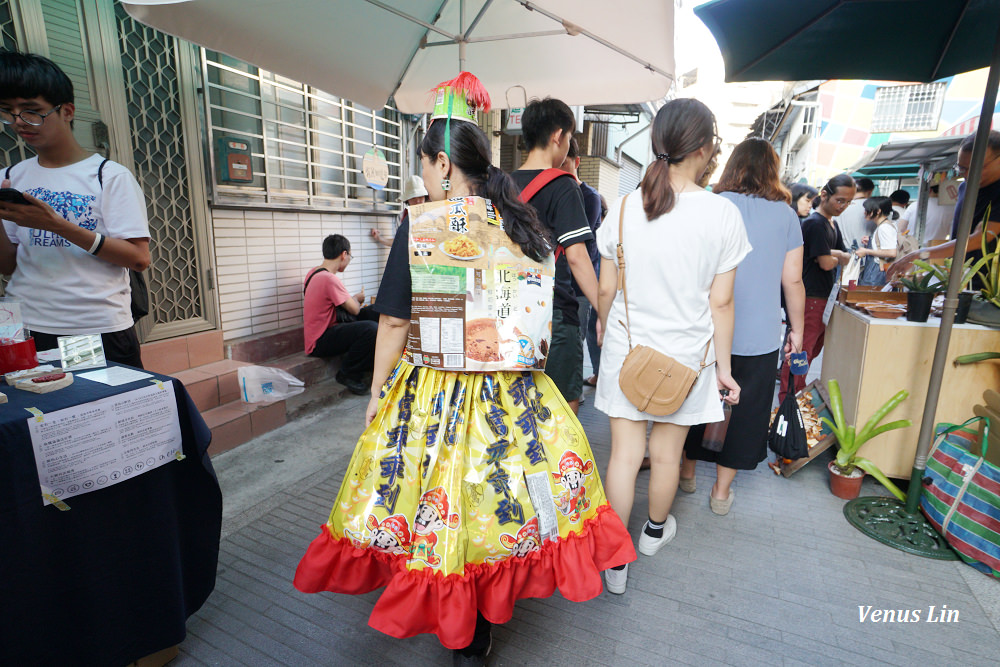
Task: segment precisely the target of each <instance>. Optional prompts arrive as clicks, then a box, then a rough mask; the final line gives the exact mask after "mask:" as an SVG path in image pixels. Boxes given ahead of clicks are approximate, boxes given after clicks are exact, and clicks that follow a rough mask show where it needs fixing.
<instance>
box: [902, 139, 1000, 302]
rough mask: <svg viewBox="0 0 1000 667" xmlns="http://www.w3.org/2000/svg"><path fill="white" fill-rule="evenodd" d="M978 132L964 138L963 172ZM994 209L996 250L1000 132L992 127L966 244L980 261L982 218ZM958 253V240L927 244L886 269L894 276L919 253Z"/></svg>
mask: <svg viewBox="0 0 1000 667" xmlns="http://www.w3.org/2000/svg"><path fill="white" fill-rule="evenodd" d="M975 139H976V135H975V134H970V135H969V136H968V137H966V138H965V141H963V142H962V146H961V147H960V148H959V149H958V164H956V165H955V167H956V169H957V171H958V173H959V175H960V176H964V175H966V174H967V173H968V171H969V163H970V162H971V161H972V147H973V144H974V143H975ZM965 185H966V184H965V183H962V184H961V185H960V186H959V189H958V205H957V206H955V219H954V221H953V222H952V226H951V238H952V239H954V238H955V236H956V235H957V234H958V220H959V217H960V216H961V215H962V207H963V206H964V205H965V199H966V195H967V194H968V193H967V192H966V190H965ZM987 208H989V209H990V214H989V217H990V219H989V236H988V237H987V240H986V250H987V251H988V252H989V251H992V250H993V249H994V248H996V243H997V242H996V235H997V234H1000V132H998V131H996V130H990V134H989V138H988V139H987V143H986V157H985V158H984V160H983V175H982V177H981V178H980V180H979V192H978V193H976V203H975V209H974V210H973V212H972V233H971V234H970V235H969V241H968V243H967V244H966V246H965V257H966V259H969V258H972V260H973V261H977V260H978V259H980V258H981V257H982V256H983V250H982V248H983V245H982V244H983V240H982V239H983V225H982V224H981V223H982V220H983V218H984V217H985V216H986V209H987ZM954 254H955V241H954V240H951V241H948V242H947V243H942V244H940V245H936V246H932V247H930V248H923V249H921V250H917V251H914V252H911V253H909V254H907V255H903V256H902V257H900V258H899V259H898V260H897V261H896V262H894V263H893V264H891V265H890V266H889V268H888V269H886V276H888V277H889V278H892V277H893V276H895V275H897V274H901V273H903V272H905V271H906V270H908V269H909V268H910V266H911V265H912V264H913V260H915V259H917V258H918V257H928V258H939V259H940V258H945V257H953V256H954ZM972 287H973V289H979V288H981V287H982V281H981V280H980V278H979V276H978V275H977V276H976V277H975V278H973V281H972Z"/></svg>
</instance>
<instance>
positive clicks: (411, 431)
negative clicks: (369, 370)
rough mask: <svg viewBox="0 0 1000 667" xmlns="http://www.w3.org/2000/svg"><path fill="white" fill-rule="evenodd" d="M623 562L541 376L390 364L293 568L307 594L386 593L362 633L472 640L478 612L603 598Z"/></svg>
mask: <svg viewBox="0 0 1000 667" xmlns="http://www.w3.org/2000/svg"><path fill="white" fill-rule="evenodd" d="M632 560H635V551H634V549H633V547H632V539H631V537H630V536H629V534H628V532H627V530H626V529H625V527H624V526H623V525H622V523H621V520H620V519H619V518H618V516H617V515H616V514H615V513H614V511H613V510H611V507H610V505H608V502H607V499H606V498H605V497H604V488H603V486H602V485H601V480H600V477H599V475H598V472H597V466H596V464H595V462H594V456H593V454H592V453H591V451H590V445H589V444H588V442H587V437H586V435H585V434H584V432H583V427H582V426H581V425H580V422H579V421H577V419H576V416H575V415H574V414H573V412H572V411H571V410H570V408H569V406H568V405H567V404H566V402H565V401H564V400H563V398H562V396H561V395H560V394H559V391H558V390H557V389H556V387H555V385H554V384H552V382H551V381H550V380H549V378H548V377H547V376H546V375H545V374H544V373H542V372H540V371H523V372H515V371H496V372H448V371H440V370H437V369H433V368H425V367H417V366H412V365H410V364H407V363H406V362H403V361H400V363H399V364H398V365H397V366H396V368H395V369H394V370H393V371H392V373H391V374H390V376H389V379H388V380H387V381H386V384H385V387H384V388H383V391H382V395H381V397H380V400H379V410H378V414H377V415H376V417H375V419H374V420H373V421H372V423H371V424H370V425H369V427H368V428H367V429H366V430H365V432H364V433H363V434H362V436H361V439H360V440H359V441H358V444H357V447H356V448H355V450H354V455H353V457H352V459H351V463H350V465H349V467H348V469H347V474H346V476H345V477H344V482H343V484H342V486H341V488H340V492H339V494H338V495H337V501H336V504H335V505H334V506H333V510H332V511H331V512H330V518H329V521H327V523H326V525H325V526H323V528H322V530H321V532H320V535H319V537H317V538H316V539H315V540H314V541H313V542H312V544H311V545H310V546H309V549H308V550H307V552H306V554H305V556H303V558H302V561H301V562H300V563H299V567H298V570H297V571H296V575H295V586H296V588H298V589H299V590H301V591H303V592H307V593H315V592H320V591H334V592H339V593H351V594H359V593H367V592H369V591H371V590H374V589H376V588H379V587H382V586H385V587H386V589H385V591H383V593H382V595H381V596H380V598H379V600H378V602H377V603H376V605H375V608H374V610H373V611H372V615H371V618H370V620H369V624H370V625H371V626H372V627H374V628H376V629H378V630H380V631H382V632H385V633H386V634H389V635H392V636H394V637H409V636H412V635H416V634H420V633H424V632H430V633H434V634H436V635H437V636H438V638H439V639H440V640H441V643H442V644H444V645H445V646H446V647H448V648H463V647H465V646H467V645H468V644H469V643H470V642H471V641H472V636H473V631H474V628H475V623H476V612H477V611H479V612H481V613H482V614H483V616H484V617H485V618H486V619H487V620H489V621H491V622H493V623H504V622H506V621H508V620H510V617H511V614H512V613H513V608H514V602H515V601H516V600H518V599H519V598H524V597H548V596H549V595H552V593H553V592H554V591H555V589H556V588H558V589H559V590H560V592H561V593H562V595H563V596H564V597H566V598H567V599H569V600H574V601H583V600H589V599H591V598H593V597H596V596H597V595H599V594H600V593H601V591H602V588H603V586H602V581H601V576H600V572H601V571H602V570H605V569H607V568H609V567H615V566H618V565H622V564H624V563H628V562H630V561H632Z"/></svg>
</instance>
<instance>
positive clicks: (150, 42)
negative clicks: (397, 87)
mask: <svg viewBox="0 0 1000 667" xmlns="http://www.w3.org/2000/svg"><path fill="white" fill-rule="evenodd" d="M0 38H2V46H3V48H5V49H17V50H21V51H29V52H33V53H39V54H41V55H45V56H47V57H49V58H51V59H52V60H53V61H55V62H56V63H57V64H59V65H60V67H62V68H63V69H64V70H65V71H66V73H67V74H68V75H69V76H70V78H71V79H72V81H73V84H74V89H75V95H76V122H75V124H74V125H75V127H74V133H75V135H76V136H77V138H78V140H79V141H80V143H81V144H82V145H83V146H84V147H85V148H88V149H89V150H93V151H95V152H99V153H101V154H103V155H105V156H106V157H109V158H111V159H113V160H115V161H117V162H120V163H121V164H123V165H125V166H126V167H128V168H129V169H131V170H132V171H133V173H134V174H135V175H136V178H137V179H138V181H139V184H140V186H141V187H142V189H143V192H144V193H145V195H146V201H147V209H148V214H149V223H150V234H151V237H152V242H151V253H152V265H151V266H150V269H149V271H148V272H147V274H146V276H147V282H148V283H149V287H150V298H151V299H150V300H151V309H150V315H149V316H148V317H146V318H144V319H143V320H142V321H141V323H140V335H141V337H142V339H143V340H144V341H153V340H160V339H164V338H171V337H175V336H180V335H185V334H190V333H195V332H199V331H207V330H216V329H221V330H222V331H223V334H224V338H225V339H226V340H227V341H230V340H234V339H238V338H241V337H245V336H251V335H260V334H267V333H269V332H275V331H279V330H283V329H288V328H291V327H297V326H301V323H302V280H303V278H304V276H305V273H306V271H308V269H309V268H311V267H313V266H316V265H317V264H319V263H320V261H321V260H322V254H321V251H320V248H321V243H322V239H323V238H324V237H325V236H326V235H327V234H332V233H340V234H344V235H345V236H347V237H348V238H349V239H350V240H351V242H352V251H353V254H354V258H355V259H354V261H353V262H352V263H351V266H350V267H349V268H348V270H347V271H346V272H345V274H344V282H345V284H346V286H347V287H348V289H350V290H351V291H352V292H354V291H357V290H360V289H361V288H362V287H364V288H365V290H366V292H367V293H368V294H375V293H376V292H377V288H378V283H379V280H380V277H381V268H382V266H383V265H384V262H385V259H386V256H387V253H388V250H387V249H386V248H384V247H382V246H380V245H378V244H377V243H375V242H374V241H373V240H372V239H371V237H370V235H369V234H370V231H371V229H373V228H377V229H380V230H381V231H382V232H383V233H384V234H387V235H391V234H392V232H393V226H394V222H395V221H396V219H397V217H398V214H399V210H400V206H399V203H398V196H399V189H400V183H401V176H402V175H404V174H408V173H410V171H411V170H412V168H413V164H414V162H413V158H412V151H413V144H414V138H415V130H416V125H415V122H414V120H415V119H412V118H409V117H405V116H403V115H401V114H399V113H398V112H396V111H395V110H394V109H392V108H391V107H385V108H383V109H367V108H365V107H362V106H360V105H356V104H353V103H352V102H350V101H348V100H343V99H341V98H338V97H336V96H335V95H332V94H328V93H325V92H323V91H320V90H317V89H315V88H313V87H311V86H308V85H305V84H302V83H299V82H296V81H292V80H289V79H286V78H284V77H280V76H277V75H274V74H272V73H270V72H267V71H265V70H261V69H259V68H257V67H253V66H251V65H248V64H246V63H242V62H239V61H236V60H233V59H231V58H228V57H227V56H224V55H221V54H217V53H213V52H210V51H206V50H204V49H201V48H199V47H196V46H194V45H192V44H190V43H188V42H185V41H183V40H179V39H175V38H173V37H170V36H168V35H165V34H163V33H160V32H158V31H156V30H153V29H151V28H148V27H146V26H144V25H142V24H140V23H137V22H136V21H134V20H133V19H132V18H131V17H129V16H128V14H127V13H126V12H125V11H124V9H123V8H122V7H121V6H120V5H119V3H118V2H113V1H112V0H16V1H12V0H0ZM373 150H378V151H380V153H381V155H382V156H383V157H384V161H385V163H386V165H387V167H388V171H389V177H388V182H387V183H386V184H385V186H384V189H381V190H378V189H374V188H372V187H369V186H368V184H367V182H366V179H365V176H364V174H363V170H362V163H363V161H364V158H365V155H366V153H369V152H371V151H373ZM232 152H240V153H245V154H248V155H247V159H244V160H242V164H243V167H241V168H240V169H239V170H233V169H228V167H230V153H232ZM30 155H31V152H30V150H29V149H28V148H27V147H26V146H24V145H23V144H22V143H20V141H19V139H18V138H17V137H16V135H14V134H13V133H11V132H9V131H8V132H5V133H3V134H2V135H0V163H2V165H3V166H4V167H6V166H8V165H12V164H16V163H17V162H18V161H20V160H22V159H24V158H26V157H29V156H30ZM236 162H238V163H240V162H241V161H240V160H236Z"/></svg>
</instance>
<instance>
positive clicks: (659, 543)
mask: <svg viewBox="0 0 1000 667" xmlns="http://www.w3.org/2000/svg"><path fill="white" fill-rule="evenodd" d="M647 523H648V522H647ZM676 534H677V520H676V519H675V518H674V515H673V514H668V515H667V522H666V523H665V524H664V525H663V535H662V536H660V537H650V536H649V535H647V534H646V526H643V527H642V532H641V533H639V553H641V554H645V555H646V556H653V555H655V554H656V552H657V551H659V550H660V549H662V548H663V547H664V546H666V544H667V542H669V541H670V540H672V539H674V535H676Z"/></svg>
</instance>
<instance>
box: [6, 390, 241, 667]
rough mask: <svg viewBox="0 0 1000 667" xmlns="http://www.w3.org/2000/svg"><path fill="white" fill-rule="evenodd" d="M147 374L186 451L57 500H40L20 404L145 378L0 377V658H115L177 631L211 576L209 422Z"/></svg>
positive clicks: (59, 401) (176, 637) (46, 404)
mask: <svg viewBox="0 0 1000 667" xmlns="http://www.w3.org/2000/svg"><path fill="white" fill-rule="evenodd" d="M153 375H156V374H153ZM156 377H157V378H159V379H160V380H162V381H164V382H172V383H173V386H174V392H175V395H176V397H177V413H178V417H179V419H180V426H181V435H182V437H183V447H184V455H185V456H186V458H185V459H183V460H181V461H176V462H172V463H168V464H166V465H163V466H160V467H158V468H155V469H153V470H150V471H149V472H146V473H144V474H142V475H139V476H138V477H134V478H132V479H129V480H127V481H124V482H121V483H118V484H115V485H114V486H110V487H107V488H102V489H100V490H97V491H93V492H90V493H86V494H83V495H79V496H74V497H72V498H69V499H67V500H66V503H67V504H68V505H69V506H70V508H71V509H70V510H69V511H66V512H61V511H59V510H58V509H56V508H55V507H54V506H51V505H49V506H43V505H42V498H41V490H40V488H39V484H38V473H37V469H36V467H35V459H34V455H33V453H32V447H31V438H30V435H29V432H28V426H27V418H29V417H30V416H31V415H30V414H29V413H28V412H27V411H25V408H26V407H36V408H38V409H39V410H41V411H42V412H52V411H55V410H59V409H62V408H66V407H70V406H74V405H79V404H82V403H88V402H91V401H95V400H98V399H101V398H105V397H107V396H113V395H115V394H120V393H124V392H127V391H131V390H133V389H138V388H141V387H144V386H148V385H149V382H150V380H148V379H146V380H141V381H138V382H133V383H131V384H126V385H122V386H119V387H109V386H106V385H103V384H100V383H97V382H91V381H88V380H85V379H82V378H80V377H75V378H74V383H73V384H72V385H71V386H69V387H66V388H65V389H61V390H58V391H55V392H51V393H49V394H31V393H28V392H24V391H20V390H18V389H14V388H13V387H8V386H6V385H4V386H3V388H2V389H0V391H3V393H5V394H7V396H8V399H9V402H8V403H5V404H0V662H2V663H4V664H8V665H36V664H39V665H40V664H46V665H58V664H64V665H101V666H102V667H118V666H121V665H125V664H127V663H129V662H132V661H135V660H137V659H138V658H141V657H143V656H146V655H149V654H150V653H153V652H155V651H158V650H160V649H163V648H166V647H169V646H173V645H175V644H177V643H179V642H180V641H181V640H183V639H184V634H185V628H184V624H185V621H186V620H187V617H188V616H190V615H191V614H193V613H194V612H195V611H197V610H198V608H199V607H201V605H202V604H203V603H204V602H205V600H206V599H207V598H208V595H209V593H211V592H212V589H213V588H214V587H215V572H216V565H217V563H218V557H219V536H220V532H221V527H222V493H221V491H220V490H219V483H218V480H217V479H216V477H215V471H214V470H213V469H212V464H211V462H210V461H209V458H208V453H207V450H208V445H209V442H210V441H211V437H212V435H211V431H209V429H208V427H207V426H206V425H205V422H204V420H203V419H202V418H201V415H200V414H199V413H198V410H197V408H195V406H194V404H193V403H192V401H191V398H190V397H189V396H188V394H187V391H185V389H184V386H183V385H182V384H181V383H180V382H178V381H177V380H173V379H172V378H169V377H167V376H164V375H156Z"/></svg>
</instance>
